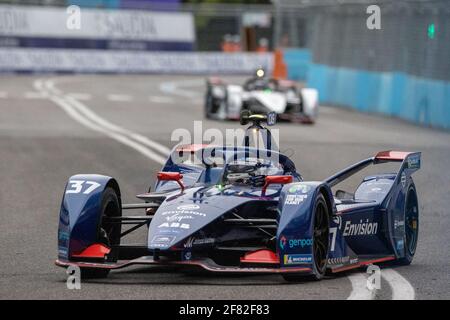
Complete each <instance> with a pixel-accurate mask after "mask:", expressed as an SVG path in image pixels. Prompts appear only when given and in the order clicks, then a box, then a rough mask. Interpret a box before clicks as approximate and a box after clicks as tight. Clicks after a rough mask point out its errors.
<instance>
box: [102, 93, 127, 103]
mask: <svg viewBox="0 0 450 320" xmlns="http://www.w3.org/2000/svg"><path fill="white" fill-rule="evenodd" d="M106 99H108V100H109V101H113V102H129V101H132V100H133V97H132V96H130V95H127V94H108V95H107V96H106Z"/></svg>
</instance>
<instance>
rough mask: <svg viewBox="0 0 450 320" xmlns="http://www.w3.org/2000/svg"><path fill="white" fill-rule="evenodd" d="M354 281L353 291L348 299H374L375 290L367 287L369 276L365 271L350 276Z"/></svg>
mask: <svg viewBox="0 0 450 320" xmlns="http://www.w3.org/2000/svg"><path fill="white" fill-rule="evenodd" d="M348 279H349V280H350V282H351V283H352V292H351V293H350V295H349V296H348V298H347V300H372V299H374V298H375V291H371V290H369V289H368V288H367V278H366V277H365V275H364V273H354V274H351V275H349V276H348Z"/></svg>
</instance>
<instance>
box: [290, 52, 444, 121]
mask: <svg viewBox="0 0 450 320" xmlns="http://www.w3.org/2000/svg"><path fill="white" fill-rule="evenodd" d="M284 59H285V62H286V65H287V67H288V77H289V79H292V80H306V82H307V83H308V86H309V87H312V88H316V89H318V90H319V97H320V101H321V102H322V103H329V104H332V105H340V106H348V107H352V108H354V109H357V110H360V111H363V112H375V113H383V114H387V115H390V116H394V117H399V118H402V119H406V120H408V121H411V122H415V123H419V124H422V125H427V126H433V127H440V128H446V129H450V82H448V81H439V80H433V79H427V78H421V77H416V76H412V75H409V74H406V73H402V72H370V71H365V70H357V69H350V68H340V67H332V66H327V65H321V64H315V63H312V61H311V53H310V51H309V50H307V49H286V50H285V51H284Z"/></svg>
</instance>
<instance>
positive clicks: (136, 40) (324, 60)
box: [0, 0, 450, 129]
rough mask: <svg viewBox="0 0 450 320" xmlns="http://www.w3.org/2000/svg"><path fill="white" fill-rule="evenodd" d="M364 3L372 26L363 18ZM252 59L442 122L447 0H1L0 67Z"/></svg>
mask: <svg viewBox="0 0 450 320" xmlns="http://www.w3.org/2000/svg"><path fill="white" fill-rule="evenodd" d="M72 5H76V6H78V7H79V8H81V9H80V10H78V9H77V7H72ZM370 5H378V6H379V8H380V26H379V27H380V29H369V28H368V27H367V20H368V19H369V18H370V16H371V13H370V12H369V13H368V11H367V8H368V7H369V6H370ZM258 66H263V67H265V68H267V69H268V70H269V71H270V72H274V73H275V74H276V76H277V77H281V78H283V77H284V78H289V79H292V80H297V81H301V82H305V83H306V85H307V86H308V87H313V88H317V89H318V90H319V93H320V101H321V103H322V104H327V105H334V106H344V107H349V108H354V109H357V110H360V111H365V112H374V113H382V114H386V115H389V116H395V117H399V118H402V119H406V120H408V121H411V122H414V123H419V124H422V125H425V126H432V127H437V128H446V129H450V1H446V0H395V1H388V0H371V1H365V0H339V1H331V0H261V1H256V0H254V1H251V0H247V1H245V0H241V1H239V0H235V1H232V0H228V1H220V0H204V1H202V0H166V1H162V0H66V1H65V0H26V1H24V0H10V1H8V0H0V72H3V73H30V72H33V73H34V72H63V73H72V72H74V73H153V74H155V73H156V74H159V73H170V74H250V73H251V72H252V71H253V70H254V69H255V68H256V67H258Z"/></svg>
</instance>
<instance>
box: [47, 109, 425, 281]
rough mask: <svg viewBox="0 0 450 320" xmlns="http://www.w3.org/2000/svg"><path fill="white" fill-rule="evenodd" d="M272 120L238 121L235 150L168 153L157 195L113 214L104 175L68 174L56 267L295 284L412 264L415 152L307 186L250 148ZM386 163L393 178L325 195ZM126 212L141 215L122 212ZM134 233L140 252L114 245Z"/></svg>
mask: <svg viewBox="0 0 450 320" xmlns="http://www.w3.org/2000/svg"><path fill="white" fill-rule="evenodd" d="M274 119H275V115H274V114H269V115H259V114H250V113H248V112H244V113H243V115H242V117H241V123H242V124H247V123H249V122H251V125H250V126H249V127H248V128H247V131H246V136H245V138H244V141H243V144H242V145H241V146H233V147H232V148H230V147H227V146H211V145H177V146H176V147H174V148H173V150H172V153H171V155H170V156H169V157H168V159H167V162H166V164H165V165H164V166H163V168H162V170H161V171H160V172H158V173H157V175H156V176H157V182H156V186H155V191H154V192H151V191H148V192H145V193H142V194H139V195H137V198H139V199H141V200H142V202H139V203H134V204H122V201H121V197H122V195H121V191H120V188H119V184H118V182H117V181H116V180H115V179H114V178H112V177H108V176H104V175H96V174H80V175H75V176H72V177H71V178H70V179H69V181H68V182H67V185H66V188H65V191H64V196H63V199H62V204H61V210H60V217H59V227H58V259H57V260H56V265H58V266H62V267H69V266H78V267H79V268H80V270H81V275H82V277H85V278H93V277H94V278H95V277H105V276H106V275H107V274H108V273H109V272H110V270H112V269H119V268H123V267H126V266H130V265H137V264H138V265H157V266H167V267H169V266H171V267H173V266H177V267H180V268H201V269H204V270H206V271H210V272H218V273H261V274H267V273H268V274H272V273H273V274H280V275H282V276H283V277H284V279H286V280H287V281H299V280H303V279H304V278H305V277H306V278H311V279H314V280H320V279H322V278H323V277H324V276H325V275H326V274H328V273H331V274H332V273H336V272H341V271H345V270H349V269H352V268H358V267H361V266H365V265H368V264H373V263H381V262H385V261H391V262H392V263H397V264H402V265H406V264H410V263H411V261H412V260H413V257H414V253H415V250H416V246H417V240H418V229H419V206H418V196H417V192H416V188H415V184H414V181H413V179H412V176H411V175H412V174H413V172H415V171H416V170H418V169H419V168H420V165H421V153H420V152H402V151H381V152H378V153H377V154H376V155H375V156H372V157H370V158H367V159H365V160H362V161H359V162H357V163H355V164H353V165H350V166H349V167H348V168H346V169H344V170H342V171H339V172H338V173H336V174H334V175H332V176H331V177H329V178H327V179H325V180H323V181H306V180H304V179H303V177H302V175H301V174H300V172H299V171H298V169H297V168H296V166H295V164H294V162H293V161H292V160H291V159H289V158H288V157H287V156H285V155H283V154H282V153H280V152H278V151H277V150H276V149H277V146H276V145H275V144H274V143H270V145H269V143H268V141H269V140H267V143H264V146H259V147H255V146H254V144H253V143H252V141H253V140H252V137H253V136H254V134H255V133H257V134H261V135H264V136H265V137H269V138H270V137H271V135H270V130H269V129H268V128H267V127H266V126H265V125H264V123H266V124H267V125H273V124H274ZM384 164H390V165H392V164H393V165H395V166H396V167H398V171H397V172H395V173H391V172H388V173H379V174H371V175H369V176H366V177H364V178H362V180H360V182H359V184H358V185H357V187H356V190H355V191H354V192H348V191H344V190H342V189H337V190H336V191H335V193H333V190H332V189H335V188H336V187H338V186H341V184H342V183H345V182H346V181H347V180H348V179H349V178H351V177H354V176H355V175H356V174H357V173H361V172H362V171H361V170H363V169H364V168H366V167H367V168H369V167H370V168H372V169H374V168H376V167H377V166H379V165H384ZM130 210H140V211H141V212H142V213H141V214H140V215H125V214H123V212H124V211H130ZM139 228H147V239H146V241H145V243H143V244H141V245H137V244H132V245H130V244H126V243H124V242H123V241H124V238H125V237H126V236H127V235H128V234H130V233H131V232H134V231H135V230H137V229H139ZM171 269H173V268H171ZM175 269H176V268H175Z"/></svg>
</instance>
